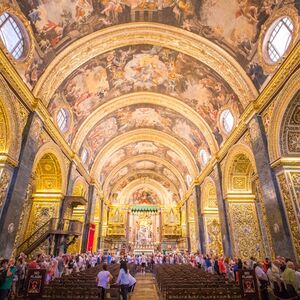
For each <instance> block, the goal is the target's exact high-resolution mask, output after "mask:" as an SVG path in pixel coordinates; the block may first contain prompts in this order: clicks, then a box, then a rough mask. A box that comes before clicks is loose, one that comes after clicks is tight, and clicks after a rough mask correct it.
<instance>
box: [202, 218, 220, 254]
mask: <svg viewBox="0 0 300 300" xmlns="http://www.w3.org/2000/svg"><path fill="white" fill-rule="evenodd" d="M204 222H205V227H206V241H207V242H206V252H207V253H212V254H219V255H220V254H222V253H223V246H222V237H221V226H220V221H219V216H218V214H216V215H210V216H205V217H204Z"/></svg>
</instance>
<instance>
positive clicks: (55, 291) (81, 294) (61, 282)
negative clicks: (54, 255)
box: [42, 264, 135, 300]
mask: <svg viewBox="0 0 300 300" xmlns="http://www.w3.org/2000/svg"><path fill="white" fill-rule="evenodd" d="M128 269H129V271H130V273H131V275H133V276H134V275H135V266H134V264H129V265H128ZM101 270H102V265H98V266H96V267H94V268H89V269H87V270H84V271H81V272H75V273H71V274H70V275H63V276H62V277H61V278H55V279H54V280H53V281H51V282H50V284H49V285H46V286H45V287H44V291H43V296H42V299H43V300H52V299H57V300H67V299H74V300H75V299H78V300H88V299H89V300H96V299H97V300H98V299H99V294H98V293H99V292H98V287H97V283H96V277H97V274H98V272H99V271H101ZM119 270H120V265H119V264H111V265H108V271H109V272H110V273H111V274H112V276H113V280H112V283H114V282H115V281H116V279H117V277H118V274H119ZM107 298H108V299H111V300H120V299H121V297H120V288H119V286H118V285H115V284H111V285H110V288H109V289H107V290H106V299H107Z"/></svg>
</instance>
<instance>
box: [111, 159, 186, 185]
mask: <svg viewBox="0 0 300 300" xmlns="http://www.w3.org/2000/svg"><path fill="white" fill-rule="evenodd" d="M149 173H150V174H153V173H157V174H162V175H163V176H165V177H166V178H168V180H169V182H171V183H172V184H173V185H174V186H175V187H180V186H181V183H180V181H179V179H178V178H177V177H176V175H175V174H174V173H173V172H172V171H171V170H170V169H168V168H167V167H165V166H164V165H162V164H161V163H158V162H153V161H150V160H141V161H137V162H134V163H130V164H128V165H126V166H125V167H123V168H121V169H120V170H118V171H117V172H116V173H115V174H111V175H112V178H111V179H110V184H109V186H110V187H114V186H115V185H116V184H117V183H121V182H124V187H125V184H126V182H127V180H128V178H129V176H130V175H131V174H133V176H132V178H131V180H133V178H137V177H139V176H141V177H143V176H144V177H145V174H149ZM137 174H140V175H137ZM143 174H144V175H143ZM135 176H137V177H135ZM147 176H148V175H147ZM123 180H125V181H123ZM169 188H170V186H169Z"/></svg>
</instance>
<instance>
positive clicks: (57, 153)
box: [32, 142, 68, 194]
mask: <svg viewBox="0 0 300 300" xmlns="http://www.w3.org/2000/svg"><path fill="white" fill-rule="evenodd" d="M46 156H48V157H49V161H52V163H51V164H52V165H53V167H54V168H55V170H56V173H55V174H56V175H58V174H60V175H59V177H60V180H59V181H60V182H57V184H56V188H55V190H56V191H57V192H58V193H61V194H65V192H66V185H67V174H68V172H67V167H66V165H65V160H64V155H63V153H62V152H61V149H60V148H59V147H58V146H57V145H56V144H55V143H53V142H48V143H46V144H44V145H43V146H41V147H40V149H39V150H38V152H37V154H36V157H35V161H34V164H33V168H32V169H33V173H34V174H36V173H37V171H39V170H40V171H42V172H45V171H46V170H43V169H42V167H41V165H39V163H40V161H41V159H43V158H44V159H45V163H46ZM46 176H47V175H46ZM35 182H36V180H35Z"/></svg>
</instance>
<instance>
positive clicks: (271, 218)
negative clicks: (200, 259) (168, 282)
mask: <svg viewBox="0 0 300 300" xmlns="http://www.w3.org/2000/svg"><path fill="white" fill-rule="evenodd" d="M299 15H300V2H299V1H296V0H264V1H258V0H218V1H215V0H201V1H199V0H123V1H120V0H1V1H0V233H1V234H0V255H1V256H4V257H11V256H15V255H18V254H19V253H21V252H23V253H25V254H27V255H34V254H35V253H40V252H44V253H48V254H55V253H60V252H69V253H81V252H85V251H98V250H99V249H101V250H103V251H105V250H106V251H127V252H132V253H135V254H139V253H141V252H145V253H154V252H156V251H160V252H162V251H189V252H193V253H195V252H200V253H210V254H224V255H227V256H231V257H240V258H249V257H250V256H255V257H259V258H262V259H263V258H264V257H275V256H277V255H281V256H285V257H289V258H291V259H293V260H294V261H297V262H299V260H300V91H299V89H300V69H299V67H300V45H299V42H298V41H299V24H300V23H299Z"/></svg>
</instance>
